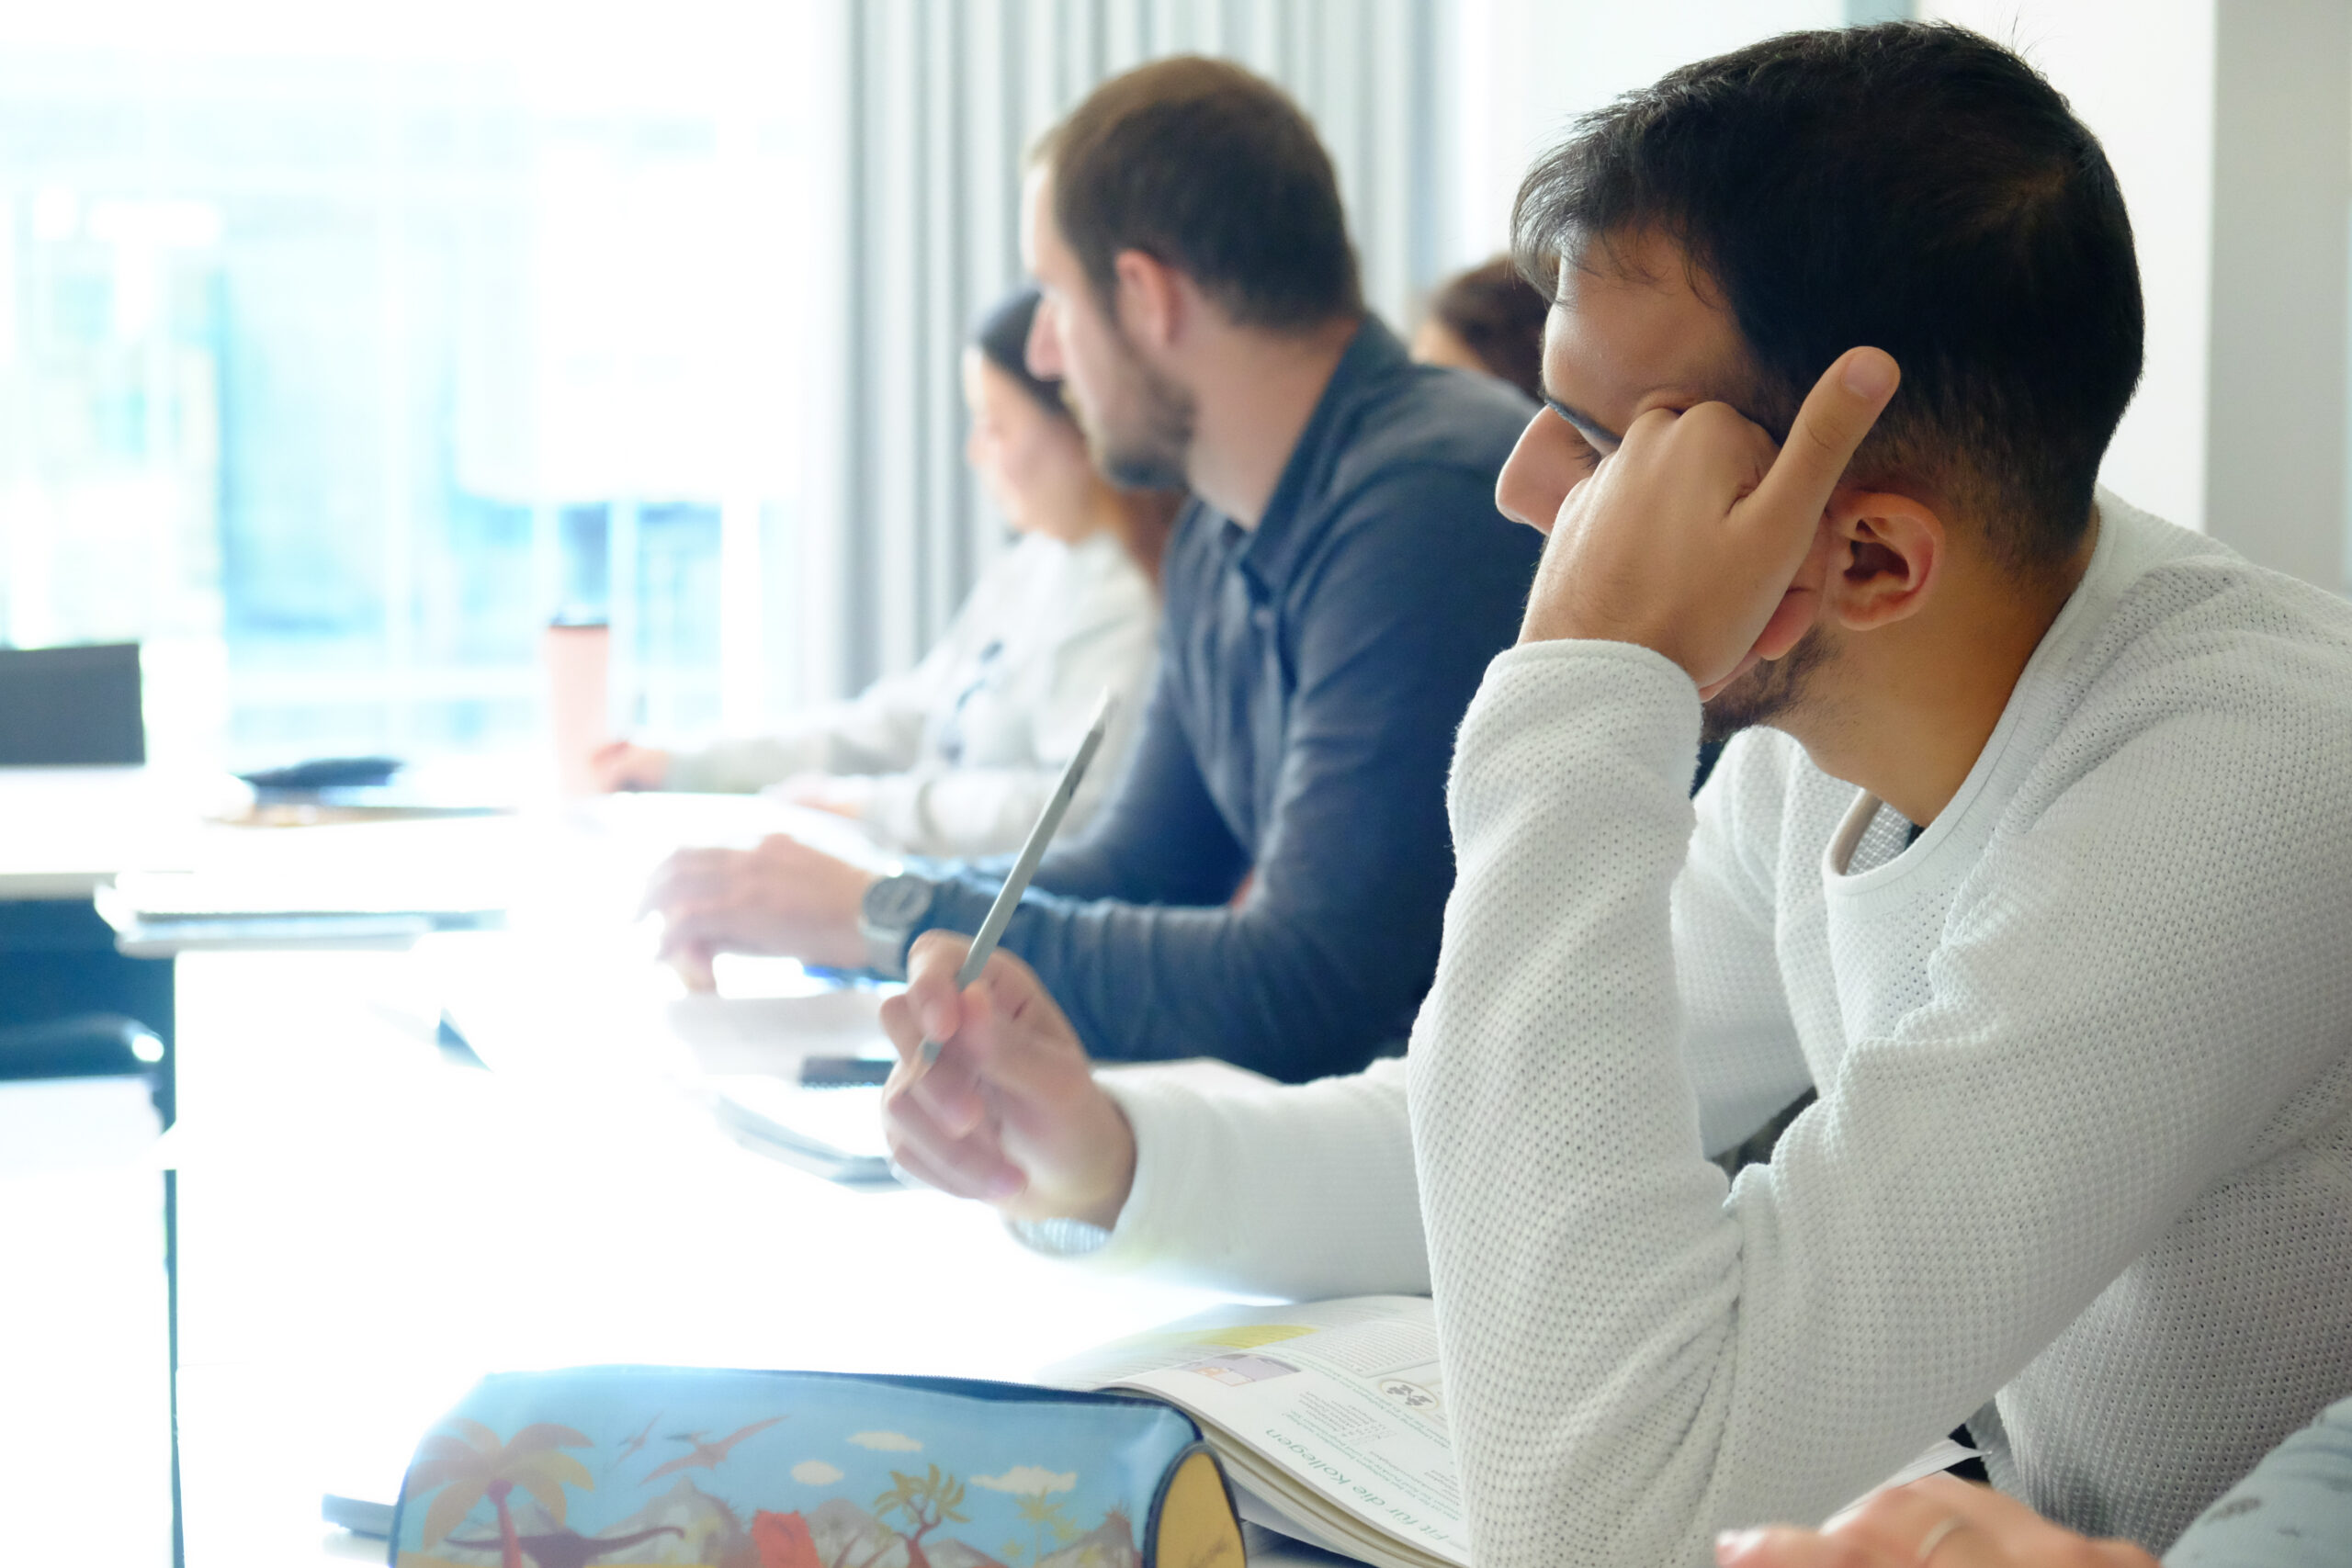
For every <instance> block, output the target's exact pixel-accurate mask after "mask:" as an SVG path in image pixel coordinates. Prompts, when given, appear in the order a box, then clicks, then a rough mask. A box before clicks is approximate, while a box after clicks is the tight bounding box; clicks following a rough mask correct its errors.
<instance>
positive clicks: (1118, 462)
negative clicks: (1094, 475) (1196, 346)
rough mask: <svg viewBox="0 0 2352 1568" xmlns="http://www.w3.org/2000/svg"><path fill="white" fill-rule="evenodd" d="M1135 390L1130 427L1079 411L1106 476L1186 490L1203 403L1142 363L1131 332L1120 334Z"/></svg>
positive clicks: (1138, 485)
mask: <svg viewBox="0 0 2352 1568" xmlns="http://www.w3.org/2000/svg"><path fill="white" fill-rule="evenodd" d="M1118 342H1119V348H1120V351H1121V357H1122V358H1124V359H1125V361H1126V366H1127V371H1128V375H1127V385H1128V387H1129V388H1130V389H1132V390H1133V392H1134V401H1135V404H1136V417H1135V419H1134V421H1133V423H1132V426H1131V428H1128V429H1125V430H1113V429H1111V428H1110V427H1109V425H1108V424H1107V423H1104V422H1103V421H1102V420H1101V419H1099V418H1091V417H1089V416H1088V415H1087V414H1086V413H1085V412H1084V411H1082V410H1081V411H1080V413H1079V425H1080V428H1081V429H1083V430H1084V431H1085V432H1086V446H1087V450H1088V452H1089V453H1091V455H1092V457H1093V458H1094V466H1095V468H1099V469H1100V470H1102V473H1103V478H1104V479H1109V480H1110V481H1111V482H1112V483H1113V484H1114V485H1117V486H1119V487H1120V488H1121V489H1123V490H1183V489H1186V488H1187V487H1188V486H1189V485H1190V484H1191V482H1192V480H1191V477H1190V476H1189V475H1188V474H1186V472H1185V465H1186V462H1187V461H1188V459H1189V458H1190V457H1191V456H1192V451H1193V424H1194V423H1195V420H1196V418H1197V415H1198V413H1199V405H1198V403H1196V402H1195V401H1194V400H1193V395H1192V393H1190V392H1188V391H1186V390H1185V389H1183V388H1182V387H1180V386H1178V385H1177V384H1176V383H1175V382H1174V381H1171V380H1170V379H1169V378H1167V377H1165V376H1163V375H1161V374H1160V373H1159V371H1157V370H1155V369H1153V368H1152V367H1150V366H1148V365H1146V364H1145V363H1144V362H1143V356H1142V355H1139V354H1137V353H1136V351H1135V345H1134V344H1130V343H1129V342H1128V341H1127V338H1126V334H1125V333H1119V334H1118Z"/></svg>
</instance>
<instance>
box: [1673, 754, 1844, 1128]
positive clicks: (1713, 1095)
mask: <svg viewBox="0 0 2352 1568" xmlns="http://www.w3.org/2000/svg"><path fill="white" fill-rule="evenodd" d="M1785 761H1786V759H1785V758H1784V757H1783V756H1782V755H1781V754H1780V748H1779V747H1777V746H1776V745H1775V744H1774V743H1773V742H1771V741H1770V739H1769V738H1768V737H1766V736H1764V735H1761V734H1758V733H1757V732H1755V731H1750V732H1748V733H1747V734H1745V735H1741V736H1738V737H1736V739H1734V740H1733V741H1732V742H1731V744H1730V745H1729V746H1727V747H1726V748H1724V755H1723V758H1722V761H1720V762H1719V763H1718V764H1717V766H1716V768H1715V773H1714V776H1713V778H1711V779H1709V780H1708V782H1707V787H1706V788H1705V789H1704V790H1703V791H1702V792H1701V794H1700V795H1699V798H1698V799H1697V800H1696V801H1695V802H1693V807H1694V809H1695V810H1696V812H1697V815H1698V827H1697V830H1696V831H1695V832H1693V833H1692V835H1691V854H1690V859H1689V861H1688V863H1686V864H1685V865H1684V866H1683V868H1682V874H1681V875H1680V876H1679V877H1677V878H1676V879H1675V884H1674V895H1673V903H1672V910H1671V913H1672V931H1673V940H1674V950H1675V952H1676V953H1679V954H1681V955H1683V958H1682V962H1680V963H1679V964H1677V965H1676V966H1675V981H1676V985H1677V987H1678V989H1679V993H1680V996H1681V1002H1682V1019H1683V1043H1682V1048H1683V1055H1684V1057H1685V1060H1686V1061H1687V1063H1688V1066H1689V1068H1690V1072H1691V1091H1692V1093H1693V1094H1695V1095H1696V1096H1697V1098H1698V1103H1699V1138H1700V1144H1701V1146H1702V1148H1703V1149H1704V1150H1705V1152H1706V1153H1707V1154H1708V1155H1710V1156H1713V1155H1716V1154H1720V1153H1721V1152H1722V1151H1723V1150H1724V1149H1726V1148H1729V1147H1730V1146H1732V1145H1734V1144H1736V1143H1738V1142H1739V1141H1740V1140H1741V1139H1743V1138H1745V1137H1747V1135H1748V1134H1751V1133H1753V1132H1755V1131H1756V1129H1757V1128H1758V1127H1760V1126H1762V1125H1763V1124H1764V1123H1765V1122H1767V1121H1768V1120H1770V1118H1771V1117H1772V1116H1773V1115H1774V1114H1775V1113H1777V1112H1778V1111H1781V1110H1782V1109H1784V1108H1785V1107H1787V1106H1788V1104H1789V1103H1790V1102H1791V1101H1792V1100H1795V1099H1796V1098H1797V1096H1798V1095H1800V1094H1803V1093H1804V1091H1805V1090H1806V1089H1810V1088H1811V1087H1813V1080H1812V1077H1811V1075H1810V1074H1809V1073H1808V1071H1807V1070H1806V1067H1805V1063H1804V1055H1803V1054H1802V1052H1800V1051H1799V1049H1798V1046H1797V1032H1796V1022H1795V1020H1794V1019H1793V1018H1792V1017H1791V1015H1790V1011H1789V1002H1788V993H1787V991H1786V990H1785V989H1784V988H1783V987H1782V986H1781V974H1780V953H1779V950H1778V948H1777V946H1776V945H1775V942H1774V922H1773V908H1774V898H1773V887H1772V880H1771V873H1770V863H1769V859H1768V857H1766V856H1765V855H1763V854H1760V853H1758V849H1759V846H1758V845H1757V844H1756V843H1755V842H1753V841H1752V835H1744V834H1742V833H1741V832H1740V831H1739V830H1738V826H1737V825H1738V824H1739V823H1740V822H1743V821H1744V822H1751V823H1752V822H1758V821H1770V820H1772V819H1774V818H1777V817H1778V815H1779V813H1780V804H1781V795H1782V792H1783V790H1784V789H1785V787H1786V784H1787V776H1786V767H1785Z"/></svg>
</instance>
